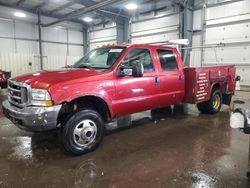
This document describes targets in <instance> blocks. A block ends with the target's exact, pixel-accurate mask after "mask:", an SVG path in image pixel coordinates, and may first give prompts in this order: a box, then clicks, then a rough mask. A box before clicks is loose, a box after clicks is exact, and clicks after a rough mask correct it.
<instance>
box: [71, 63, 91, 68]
mask: <svg viewBox="0 0 250 188" xmlns="http://www.w3.org/2000/svg"><path fill="white" fill-rule="evenodd" d="M75 68H87V69H93V67H91V66H90V65H86V64H85V65H79V66H77V67H75Z"/></svg>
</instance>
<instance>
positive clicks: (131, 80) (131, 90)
mask: <svg viewBox="0 0 250 188" xmlns="http://www.w3.org/2000/svg"><path fill="white" fill-rule="evenodd" d="M135 63H142V64H143V67H144V74H143V76H142V77H133V76H132V75H128V74H126V76H123V77H117V80H116V96H115V100H114V101H113V105H114V106H113V107H114V109H115V111H116V112H117V113H118V114H119V115H126V114H132V113H136V112H140V111H145V110H148V109H152V108H156V107H157V104H158V103H157V95H158V93H159V85H158V83H157V78H158V77H157V73H156V72H155V68H154V63H153V60H152V56H151V52H150V50H149V49H146V48H133V49H131V50H130V51H129V52H128V54H127V55H126V56H125V58H124V59H123V61H122V62H121V64H120V66H119V67H118V70H119V68H121V66H122V67H132V65H133V64H135Z"/></svg>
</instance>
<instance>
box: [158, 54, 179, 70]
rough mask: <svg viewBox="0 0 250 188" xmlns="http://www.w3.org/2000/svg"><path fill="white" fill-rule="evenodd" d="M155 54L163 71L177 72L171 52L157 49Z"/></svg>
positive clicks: (175, 62)
mask: <svg viewBox="0 0 250 188" xmlns="http://www.w3.org/2000/svg"><path fill="white" fill-rule="evenodd" d="M157 53H158V56H159V60H160V64H161V69H162V70H163V71H175V70H178V66H177V61H176V57H175V54H174V53H173V51H172V50H164V49H158V50H157Z"/></svg>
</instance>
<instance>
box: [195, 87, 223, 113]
mask: <svg viewBox="0 0 250 188" xmlns="http://www.w3.org/2000/svg"><path fill="white" fill-rule="evenodd" d="M221 105H222V97H221V93H220V90H218V89H215V90H213V91H212V94H211V97H210V99H209V101H205V102H201V103H198V104H197V108H198V110H199V111H200V112H201V113H204V114H216V113H218V112H219V111H220V109H221Z"/></svg>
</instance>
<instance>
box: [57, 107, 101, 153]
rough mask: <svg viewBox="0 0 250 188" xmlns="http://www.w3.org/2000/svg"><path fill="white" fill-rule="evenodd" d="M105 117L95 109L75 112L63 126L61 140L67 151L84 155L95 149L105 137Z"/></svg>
mask: <svg viewBox="0 0 250 188" xmlns="http://www.w3.org/2000/svg"><path fill="white" fill-rule="evenodd" d="M103 125H104V123H103V119H102V117H101V116H100V115H99V114H98V113H97V112H96V111H94V110H81V111H79V112H76V113H75V114H73V115H72V116H71V117H70V118H69V119H68V120H67V121H66V122H65V123H63V124H62V127H61V142H62V145H63V148H64V149H65V151H66V152H67V153H70V154H73V155H82V154H85V153H88V152H90V151H93V150H94V149H95V148H96V147H97V146H98V145H99V144H100V142H101V140H102V138H103V132H104V131H103V130H104V129H103Z"/></svg>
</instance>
